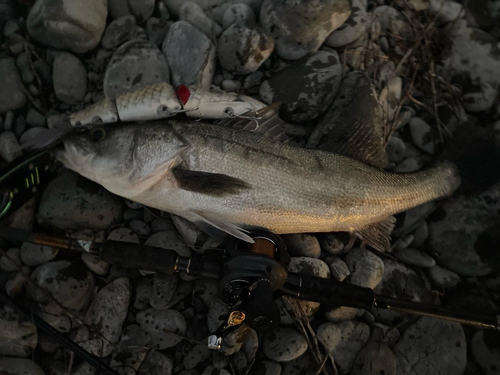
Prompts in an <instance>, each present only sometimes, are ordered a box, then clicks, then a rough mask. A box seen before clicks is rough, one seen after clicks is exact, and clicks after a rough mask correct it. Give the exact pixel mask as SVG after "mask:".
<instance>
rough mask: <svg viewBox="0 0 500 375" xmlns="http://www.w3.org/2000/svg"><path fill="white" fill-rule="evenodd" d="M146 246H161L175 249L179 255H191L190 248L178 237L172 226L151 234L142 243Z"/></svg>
mask: <svg viewBox="0 0 500 375" xmlns="http://www.w3.org/2000/svg"><path fill="white" fill-rule="evenodd" d="M144 244H145V245H148V246H154V247H161V248H162V249H166V250H175V251H176V252H177V253H178V254H179V255H182V256H186V257H189V256H191V249H190V248H189V247H187V246H186V244H185V243H184V242H183V241H182V240H181V239H180V238H179V236H178V235H177V233H176V232H175V229H174V228H173V227H171V228H169V229H168V230H164V231H162V232H158V233H155V234H153V235H152V236H151V237H149V239H148V240H147V241H146V242H145V243H144Z"/></svg>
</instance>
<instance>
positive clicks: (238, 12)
mask: <svg viewBox="0 0 500 375" xmlns="http://www.w3.org/2000/svg"><path fill="white" fill-rule="evenodd" d="M242 23H245V24H247V25H250V26H252V25H255V13H254V12H253V10H252V8H250V7H249V6H248V5H247V4H244V3H237V4H234V5H231V6H230V7H229V8H227V10H226V12H225V13H224V16H223V18H222V28H223V29H224V30H226V29H228V28H229V27H230V26H231V25H232V24H242Z"/></svg>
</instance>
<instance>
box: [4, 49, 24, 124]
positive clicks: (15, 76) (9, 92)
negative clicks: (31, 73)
mask: <svg viewBox="0 0 500 375" xmlns="http://www.w3.org/2000/svg"><path fill="white" fill-rule="evenodd" d="M0 87H2V90H0V113H4V112H7V111H11V110H16V109H20V108H22V107H24V104H25V103H26V96H25V95H24V93H23V91H22V82H21V77H20V76H19V72H18V70H17V67H16V63H15V61H14V59H13V58H11V57H6V58H2V59H0ZM5 130H8V129H7V128H5Z"/></svg>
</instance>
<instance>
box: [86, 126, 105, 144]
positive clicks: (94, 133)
mask: <svg viewBox="0 0 500 375" xmlns="http://www.w3.org/2000/svg"><path fill="white" fill-rule="evenodd" d="M104 138H106V130H104V129H103V128H95V129H92V130H91V131H90V139H91V141H92V142H100V141H102V140H103V139H104Z"/></svg>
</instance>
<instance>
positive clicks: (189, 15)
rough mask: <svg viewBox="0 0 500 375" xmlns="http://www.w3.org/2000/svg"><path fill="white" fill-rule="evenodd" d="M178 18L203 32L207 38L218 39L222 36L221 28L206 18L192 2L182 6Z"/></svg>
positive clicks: (200, 9)
mask: <svg viewBox="0 0 500 375" xmlns="http://www.w3.org/2000/svg"><path fill="white" fill-rule="evenodd" d="M179 18H180V19H181V20H183V21H186V22H189V23H190V24H191V25H193V26H195V27H197V28H198V29H200V30H201V31H203V33H204V34H205V35H206V36H207V37H209V38H213V37H218V36H219V35H220V34H222V27H220V26H219V25H218V24H217V23H216V22H215V21H214V20H213V19H211V18H210V17H208V16H207V15H206V14H205V12H204V11H203V8H202V7H201V6H199V5H198V4H197V3H195V2H194V1H187V2H185V3H184V4H182V6H181V7H180V10H179Z"/></svg>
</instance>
